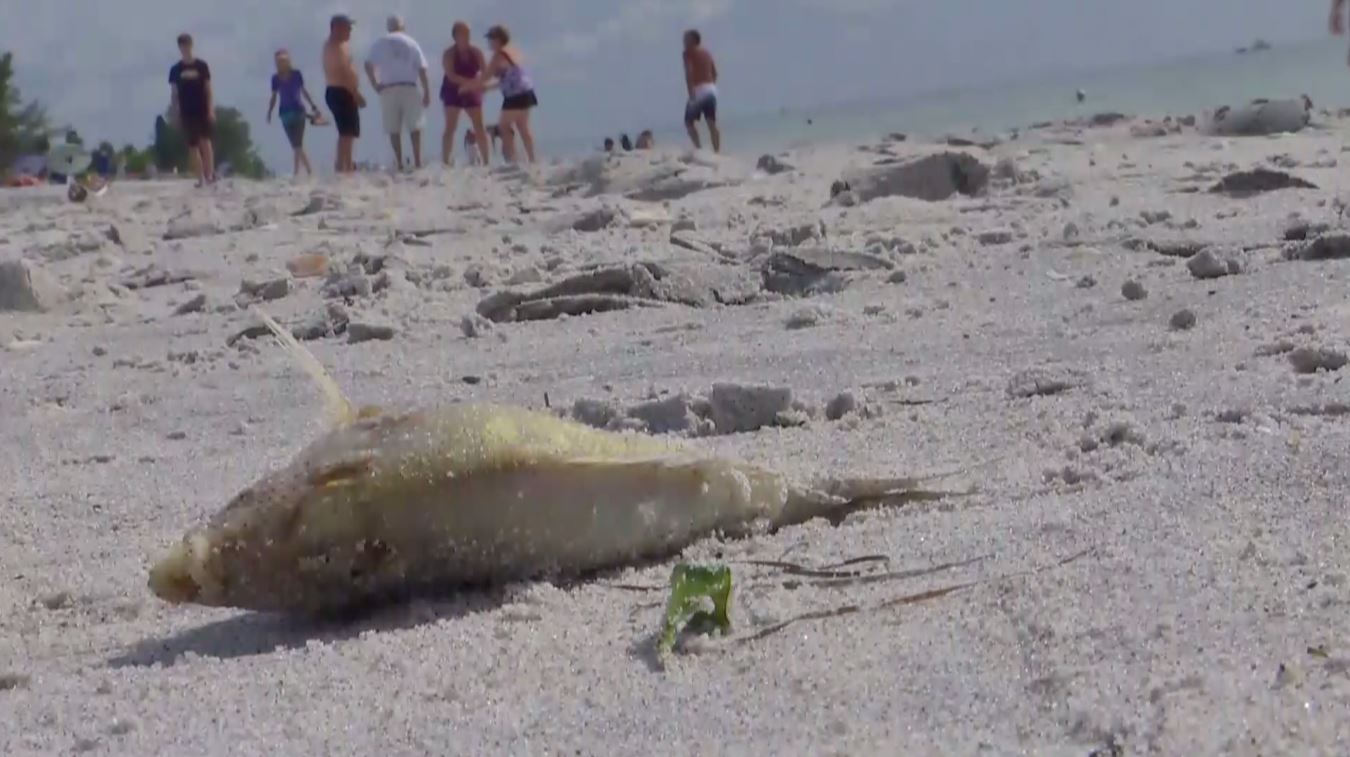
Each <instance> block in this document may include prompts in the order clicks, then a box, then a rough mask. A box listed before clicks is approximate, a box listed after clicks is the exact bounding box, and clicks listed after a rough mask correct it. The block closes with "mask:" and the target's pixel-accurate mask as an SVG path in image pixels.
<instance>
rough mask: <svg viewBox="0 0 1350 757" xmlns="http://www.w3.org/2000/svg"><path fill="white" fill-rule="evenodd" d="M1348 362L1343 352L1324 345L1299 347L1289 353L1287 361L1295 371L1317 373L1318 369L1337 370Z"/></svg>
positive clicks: (1348, 359) (1349, 360)
mask: <svg viewBox="0 0 1350 757" xmlns="http://www.w3.org/2000/svg"><path fill="white" fill-rule="evenodd" d="M1347 362H1350V358H1347V357H1346V355H1345V353H1344V352H1341V351H1339V350H1332V349H1327V348H1325V347H1299V348H1298V349H1296V350H1294V351H1292V352H1290V353H1289V363H1290V365H1292V366H1294V372H1295V373H1317V372H1318V371H1319V370H1325V371H1339V370H1340V369H1342V368H1344V367H1345V365H1346V363H1347Z"/></svg>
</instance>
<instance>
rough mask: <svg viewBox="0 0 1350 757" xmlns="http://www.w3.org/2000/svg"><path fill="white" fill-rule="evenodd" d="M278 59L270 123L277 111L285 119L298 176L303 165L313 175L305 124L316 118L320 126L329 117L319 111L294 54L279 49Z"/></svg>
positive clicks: (269, 109) (287, 138)
mask: <svg viewBox="0 0 1350 757" xmlns="http://www.w3.org/2000/svg"><path fill="white" fill-rule="evenodd" d="M275 58H276V66H277V72H276V73H275V74H273V75H272V99H271V101H270V102H268V103H267V123H269V124H270V123H272V111H273V110H276V111H277V116H278V117H279V118H280V119H281V128H282V129H284V130H285V131H286V140H287V141H288V142H290V144H291V150H292V151H294V153H295V175H296V176H299V175H300V169H301V168H302V167H303V168H304V169H305V173H306V174H309V175H311V176H312V175H314V168H313V167H312V166H310V164H309V155H307V154H305V124H306V122H308V121H313V122H314V124H315V125H316V126H317V125H320V124H322V123H325V120H324V118H323V115H322V114H321V113H320V112H319V106H318V105H316V104H315V102H314V98H313V97H311V96H310V94H309V89H307V88H306V87H305V77H304V75H303V74H301V73H300V69H298V68H295V67H294V66H292V65H291V54H290V53H289V52H287V51H286V50H284V49H283V50H278V51H277V53H276V56H275ZM301 97H304V99H305V102H308V103H309V111H308V112H306V110H305V106H304V103H302V102H301V101H300V98H301ZM278 101H280V103H281V108H280V109H277V103H278Z"/></svg>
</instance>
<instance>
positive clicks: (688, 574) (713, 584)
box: [656, 563, 731, 663]
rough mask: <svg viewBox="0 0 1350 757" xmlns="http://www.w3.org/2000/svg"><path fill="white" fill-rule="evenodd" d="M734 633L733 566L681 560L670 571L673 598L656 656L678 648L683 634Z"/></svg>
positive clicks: (664, 654) (667, 610)
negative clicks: (676, 646) (689, 562)
mask: <svg viewBox="0 0 1350 757" xmlns="http://www.w3.org/2000/svg"><path fill="white" fill-rule="evenodd" d="M682 631H687V632H689V633H696V634H709V633H721V634H726V633H730V632H731V568H728V567H726V566H725V565H707V566H704V565H688V564H685V563H680V564H679V565H676V566H675V568H674V569H673V570H671V572H670V597H669V598H668V599H667V600H666V612H665V616H664V618H663V619H662V623H661V636H660V640H659V641H658V642H657V646H656V653H657V658H658V659H659V660H661V661H662V662H663V663H664V661H665V660H666V659H667V658H668V657H669V656H670V654H671V653H672V652H674V651H675V642H676V641H677V640H678V639H679V636H680V633H681V632H682Z"/></svg>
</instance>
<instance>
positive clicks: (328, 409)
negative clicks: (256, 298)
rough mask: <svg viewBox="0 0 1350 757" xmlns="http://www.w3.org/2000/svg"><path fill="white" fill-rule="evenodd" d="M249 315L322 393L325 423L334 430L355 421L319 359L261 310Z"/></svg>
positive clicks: (353, 411)
mask: <svg viewBox="0 0 1350 757" xmlns="http://www.w3.org/2000/svg"><path fill="white" fill-rule="evenodd" d="M253 312H254V314H255V315H257V316H258V317H259V318H261V319H262V322H263V323H264V324H265V325H266V326H267V328H268V330H270V331H271V332H272V335H273V336H275V337H276V339H277V341H278V342H280V343H281V346H282V347H284V348H285V349H286V351H287V352H288V353H290V355H291V357H292V358H294V359H295V361H296V362H298V363H299V364H300V367H301V368H304V369H305V373H308V374H309V377H310V378H311V379H312V380H313V381H314V383H315V384H317V385H318V387H319V391H320V393H322V394H323V409H324V417H325V418H326V420H327V421H328V423H329V424H330V425H332V426H335V427H341V426H345V425H347V424H349V423H352V422H353V421H355V420H356V419H357V416H358V413H357V409H356V406H355V405H353V404H352V402H351V400H349V399H347V396H346V395H345V394H343V393H342V388H341V387H339V386H338V384H337V382H336V381H334V380H333V377H332V376H330V375H328V371H327V370H325V369H324V367H323V363H320V362H319V359H318V358H316V357H314V353H312V352H310V351H309V350H308V349H306V348H305V346H304V345H303V344H301V343H300V341H299V340H298V339H296V338H295V335H294V334H292V333H291V332H290V331H288V330H287V329H286V328H284V327H282V326H281V324H279V323H277V322H276V321H275V320H274V319H273V318H272V316H270V315H268V314H267V313H265V312H263V310H262V308H259V307H256V306H255V307H254V308H253Z"/></svg>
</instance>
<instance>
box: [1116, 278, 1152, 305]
mask: <svg viewBox="0 0 1350 757" xmlns="http://www.w3.org/2000/svg"><path fill="white" fill-rule="evenodd" d="M1120 296H1122V297H1124V298H1125V299H1127V300H1130V301H1131V302H1134V301H1138V300H1142V299H1144V298H1145V297H1148V290H1147V289H1145V288H1144V285H1143V284H1140V283H1139V282H1137V281H1135V280H1134V279H1129V280H1127V281H1126V282H1125V283H1124V284H1122V285H1121V286H1120Z"/></svg>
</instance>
